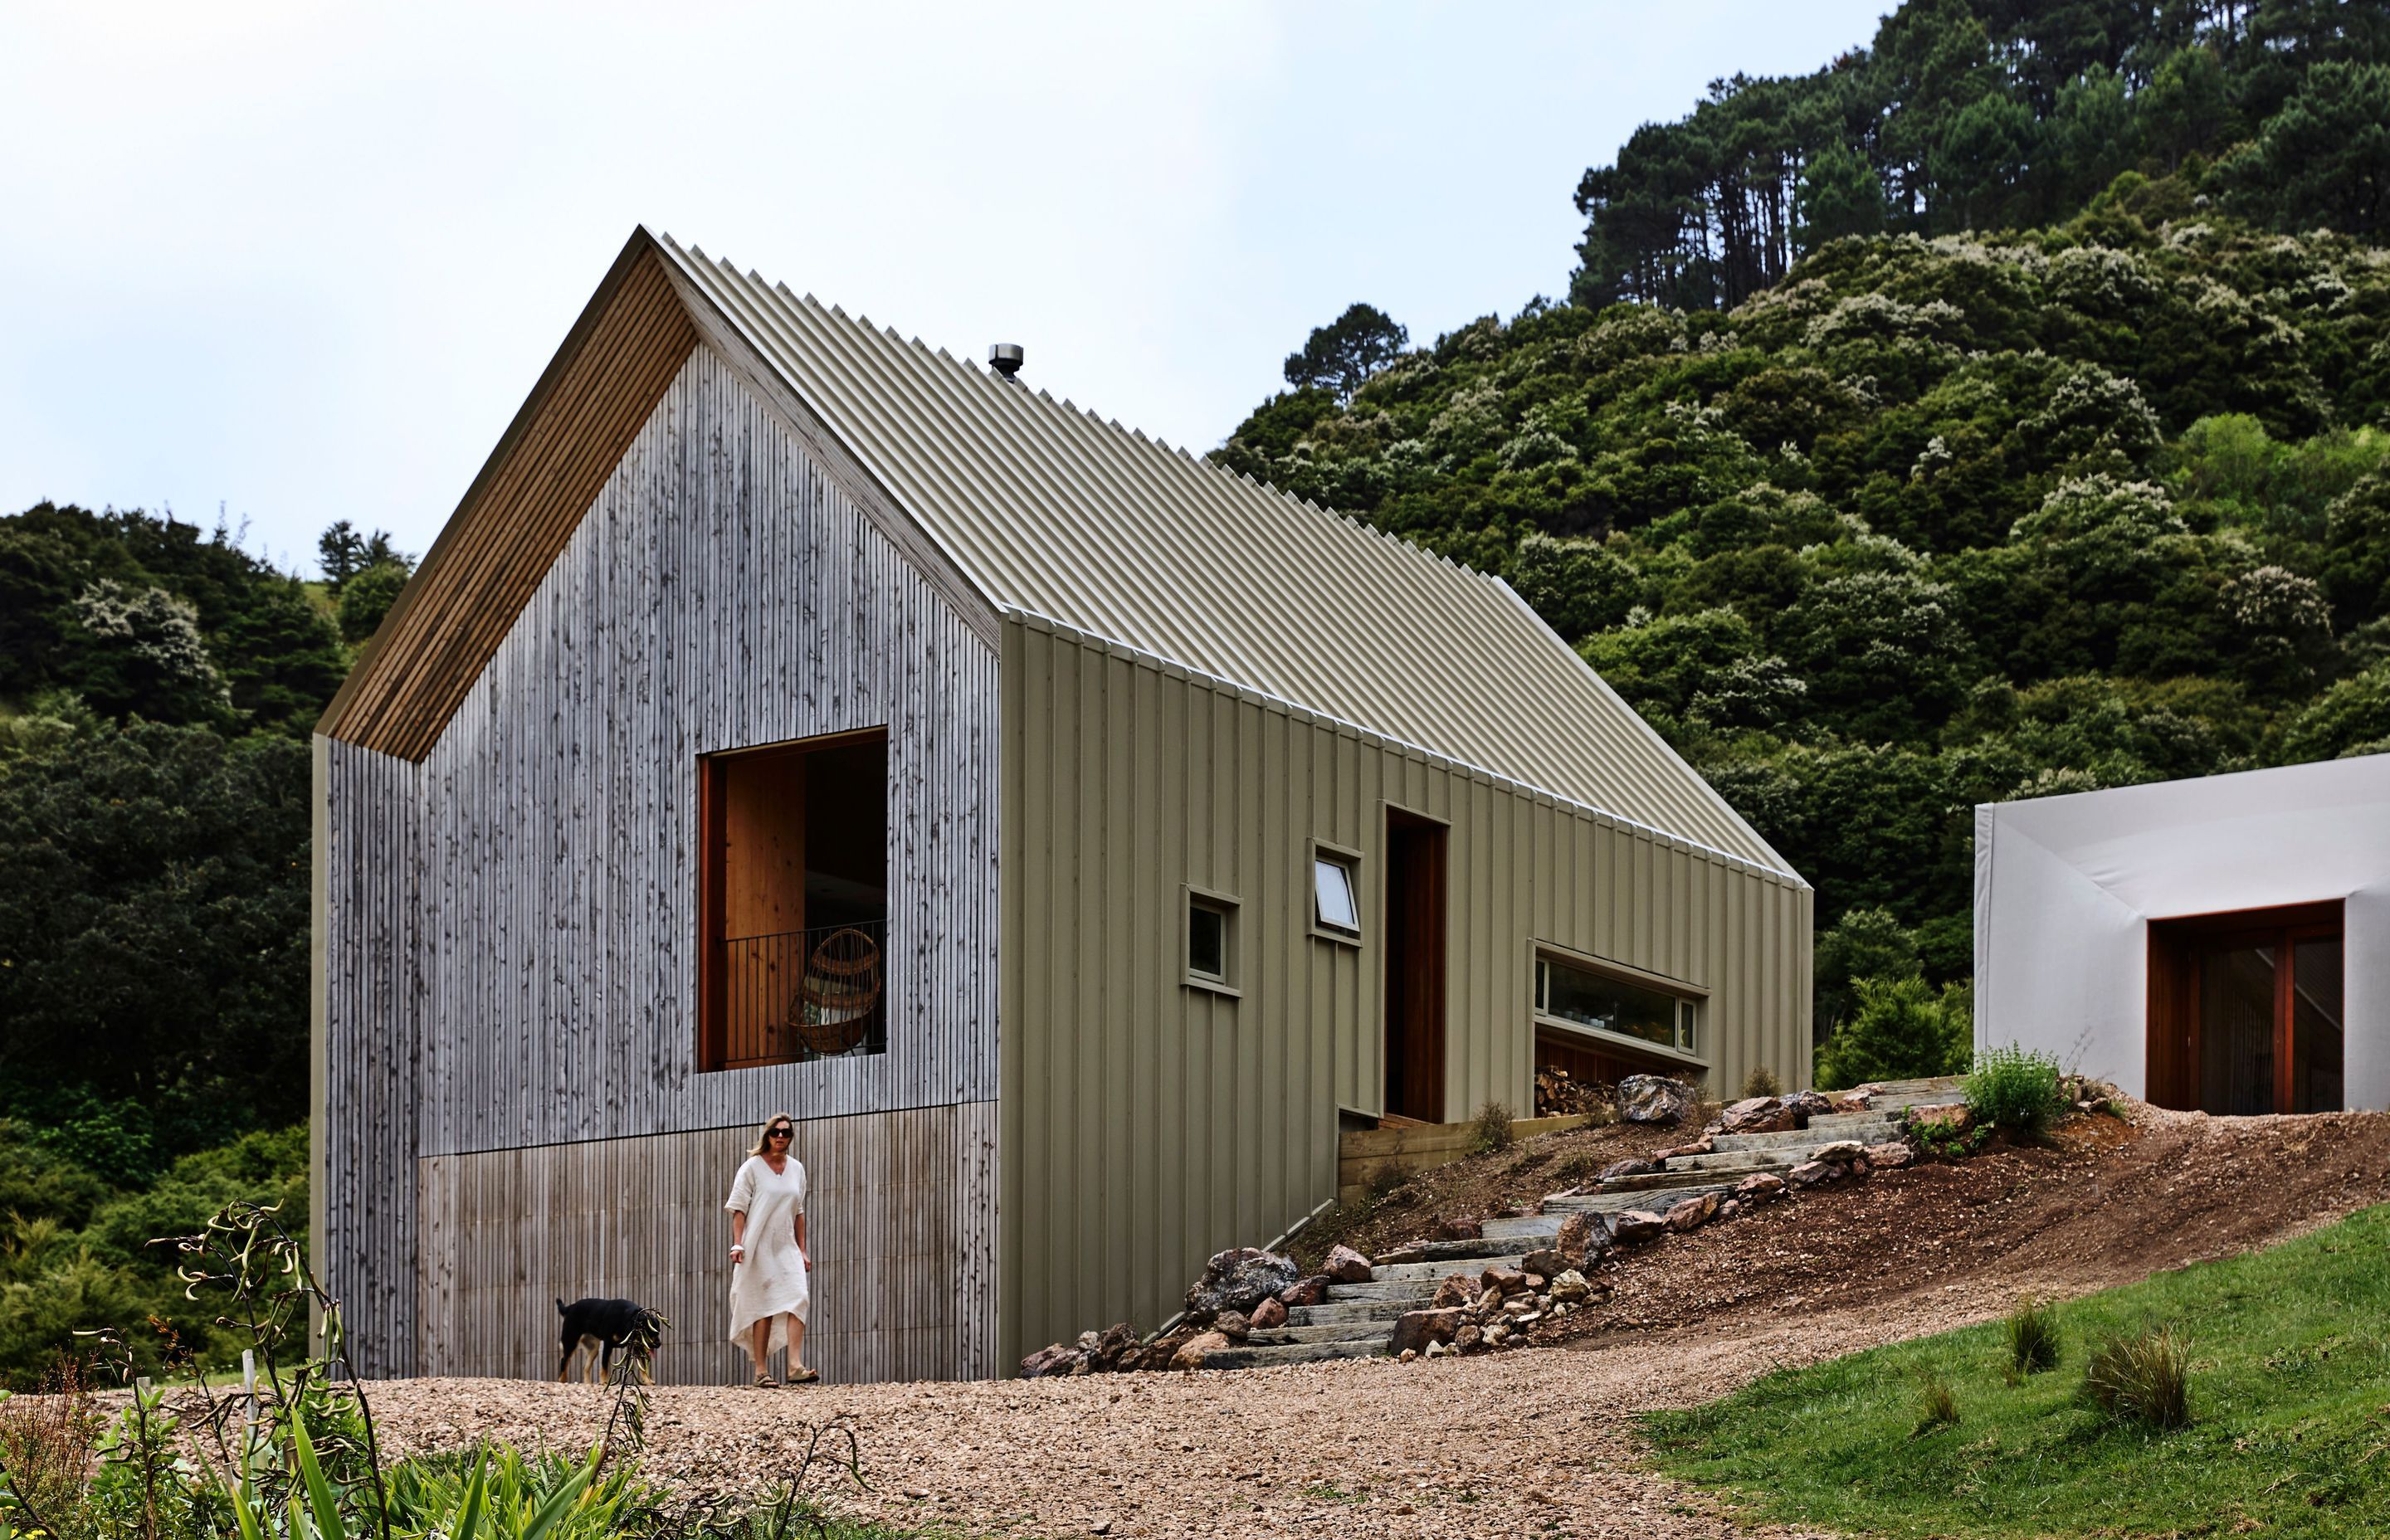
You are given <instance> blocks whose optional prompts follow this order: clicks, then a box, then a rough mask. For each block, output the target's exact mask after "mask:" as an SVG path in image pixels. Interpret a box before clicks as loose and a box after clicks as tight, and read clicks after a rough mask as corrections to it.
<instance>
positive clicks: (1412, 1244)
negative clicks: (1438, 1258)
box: [1378, 1240, 1427, 1267]
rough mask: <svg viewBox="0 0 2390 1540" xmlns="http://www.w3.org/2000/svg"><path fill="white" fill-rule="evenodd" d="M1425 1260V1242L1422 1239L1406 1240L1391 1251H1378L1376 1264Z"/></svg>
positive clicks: (1384, 1264) (1386, 1265) (1388, 1265)
mask: <svg viewBox="0 0 2390 1540" xmlns="http://www.w3.org/2000/svg"><path fill="white" fill-rule="evenodd" d="M1426 1260H1427V1242H1426V1241H1424V1240H1406V1241H1404V1242H1403V1243H1402V1244H1401V1245H1399V1246H1397V1247H1395V1248H1394V1249H1393V1250H1392V1251H1380V1252H1379V1253H1378V1265H1379V1266H1381V1267H1391V1266H1393V1265H1394V1264H1395V1263H1398V1262H1425V1261H1426Z"/></svg>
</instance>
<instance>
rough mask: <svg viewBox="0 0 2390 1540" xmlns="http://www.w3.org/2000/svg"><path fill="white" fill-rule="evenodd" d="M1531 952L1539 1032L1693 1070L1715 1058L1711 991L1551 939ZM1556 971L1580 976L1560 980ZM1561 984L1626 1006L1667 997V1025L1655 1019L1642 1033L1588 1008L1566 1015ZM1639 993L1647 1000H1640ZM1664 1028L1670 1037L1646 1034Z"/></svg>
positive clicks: (1531, 990)
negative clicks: (1706, 1046)
mask: <svg viewBox="0 0 2390 1540" xmlns="http://www.w3.org/2000/svg"><path fill="white" fill-rule="evenodd" d="M1528 956H1529V958H1530V970H1529V975H1528V995H1527V1000H1528V1010H1529V1015H1530V1018H1531V1020H1533V1022H1534V1024H1535V1029H1536V1032H1538V1033H1554V1034H1557V1035H1559V1036H1561V1038H1563V1039H1575V1040H1577V1041H1580V1042H1582V1043H1585V1044H1587V1045H1588V1046H1598V1047H1600V1048H1601V1049H1603V1050H1605V1051H1619V1052H1625V1053H1630V1054H1641V1055H1647V1056H1650V1057H1652V1058H1656V1059H1664V1060H1666V1061H1668V1062H1670V1063H1674V1064H1681V1065H1684V1066H1686V1067H1688V1068H1691V1069H1700V1070H1706V1069H1708V1068H1709V1067H1710V1062H1711V1060H1710V1056H1709V1055H1708V1054H1707V1053H1706V1052H1704V1051H1703V1040H1704V1038H1705V1036H1706V1033H1707V1030H1708V1025H1709V1023H1708V1021H1707V1017H1708V1015H1709V991H1707V990H1705V989H1703V988H1702V987H1701V986H1700V985H1698V984H1692V983H1688V982H1685V981H1684V980H1682V979H1671V978H1668V977H1667V976H1665V975H1664V974H1659V973H1652V972H1650V971H1648V970H1646V969H1639V968H1632V967H1629V966H1627V965H1625V964H1624V963H1618V962H1613V961H1610V960H1609V959H1607V958H1601V957H1593V956H1587V955H1586V954H1585V953H1582V952H1576V951H1573V950H1571V949H1569V948H1567V947H1563V946H1556V945H1554V944H1552V943H1549V942H1541V941H1539V942H1536V943H1532V944H1531V946H1530V947H1529V949H1528ZM1556 975H1573V976H1574V977H1573V978H1567V979H1556ZM1555 982H1561V983H1562V984H1564V985H1568V986H1573V987H1574V988H1576V989H1578V990H1580V991H1583V992H1584V993H1585V994H1586V995H1591V996H1599V995H1600V994H1601V993H1602V992H1604V991H1607V992H1609V993H1610V995H1612V996H1613V997H1614V998H1615V1000H1616V1001H1617V1002H1618V1004H1619V1005H1620V1006H1622V1007H1625V1006H1630V1005H1643V1006H1646V1007H1647V1008H1648V1007H1649V1005H1650V1004H1651V1002H1654V1001H1665V1002H1666V1009H1665V1011H1664V1017H1665V1022H1664V1026H1663V1024H1662V1022H1660V1021H1659V1020H1653V1021H1651V1022H1650V1023H1648V1024H1647V1025H1646V1027H1645V1028H1644V1029H1643V1030H1641V1031H1638V1030H1620V1029H1619V1028H1616V1027H1611V1026H1604V1025H1601V1024H1600V1023H1598V1022H1596V1021H1593V1020H1587V1019H1586V1018H1585V1016H1584V1014H1582V1007H1580V1010H1579V1011H1577V1012H1569V1013H1564V1011H1566V1007H1564V1006H1562V1005H1561V1004H1560V1003H1559V1002H1560V997H1559V996H1558V995H1557V994H1556V992H1555V990H1554V988H1553V985H1554V984H1555ZM1638 996H1641V997H1643V998H1642V999H1639V1000H1638V998H1637V997H1638ZM1660 1030H1664V1031H1665V1033H1666V1034H1667V1035H1666V1038H1665V1040H1662V1039H1661V1038H1660V1037H1658V1036H1648V1035H1645V1033H1646V1032H1652V1031H1660Z"/></svg>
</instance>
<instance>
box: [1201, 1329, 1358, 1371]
mask: <svg viewBox="0 0 2390 1540" xmlns="http://www.w3.org/2000/svg"><path fill="white" fill-rule="evenodd" d="M1391 1335H1392V1334H1391V1333H1389V1332H1381V1333H1380V1334H1379V1335H1377V1336H1374V1337H1370V1338H1368V1339H1366V1340H1363V1341H1336V1342H1278V1343H1271V1344H1266V1345H1264V1346H1260V1347H1255V1346H1253V1344H1251V1343H1247V1344H1246V1345H1245V1346H1243V1347H1225V1348H1219V1349H1216V1350H1214V1351H1213V1352H1211V1353H1207V1354H1204V1355H1203V1367H1205V1368H1207V1369H1260V1368H1267V1367H1270V1366H1271V1365H1273V1364H1319V1363H1326V1362H1328V1361H1329V1360H1330V1359H1335V1358H1383V1357H1385V1356H1386V1343H1387V1341H1389V1339H1390V1337H1391Z"/></svg>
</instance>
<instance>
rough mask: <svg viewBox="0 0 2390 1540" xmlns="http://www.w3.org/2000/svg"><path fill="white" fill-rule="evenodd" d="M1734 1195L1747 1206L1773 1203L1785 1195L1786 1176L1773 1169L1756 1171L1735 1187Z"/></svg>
mask: <svg viewBox="0 0 2390 1540" xmlns="http://www.w3.org/2000/svg"><path fill="white" fill-rule="evenodd" d="M1734 1196H1735V1199H1736V1200H1737V1201H1739V1202H1741V1203H1742V1204H1743V1205H1744V1206H1746V1207H1751V1206H1755V1205H1757V1204H1760V1203H1772V1202H1774V1201H1776V1200H1778V1199H1779V1198H1781V1197H1783V1196H1784V1178H1783V1177H1781V1176H1779V1175H1777V1174H1775V1173H1774V1172H1772V1171H1758V1172H1754V1173H1752V1174H1750V1175H1748V1176H1746V1177H1744V1178H1743V1179H1742V1181H1741V1184H1740V1185H1738V1186H1737V1187H1735V1189H1734Z"/></svg>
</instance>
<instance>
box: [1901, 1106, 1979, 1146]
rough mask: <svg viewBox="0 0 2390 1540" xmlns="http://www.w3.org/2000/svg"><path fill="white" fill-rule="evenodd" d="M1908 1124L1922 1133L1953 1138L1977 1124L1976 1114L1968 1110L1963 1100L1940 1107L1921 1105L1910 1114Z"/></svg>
mask: <svg viewBox="0 0 2390 1540" xmlns="http://www.w3.org/2000/svg"><path fill="white" fill-rule="evenodd" d="M1908 1126H1909V1127H1911V1128H1913V1129H1915V1130H1916V1131H1917V1132H1918V1133H1920V1134H1930V1135H1933V1136H1934V1137H1936V1138H1944V1139H1947V1138H1951V1137H1955V1136H1958V1135H1960V1134H1964V1133H1966V1132H1967V1131H1968V1130H1969V1129H1971V1128H1972V1127H1974V1126H1975V1114H1974V1113H1972V1112H1970V1111H1969V1110H1967V1104H1966V1103H1965V1102H1962V1101H1956V1102H1950V1103H1947V1104H1946V1105H1944V1106H1940V1107H1920V1108H1918V1109H1916V1110H1914V1111H1912V1112H1910V1113H1909V1114H1908Z"/></svg>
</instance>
